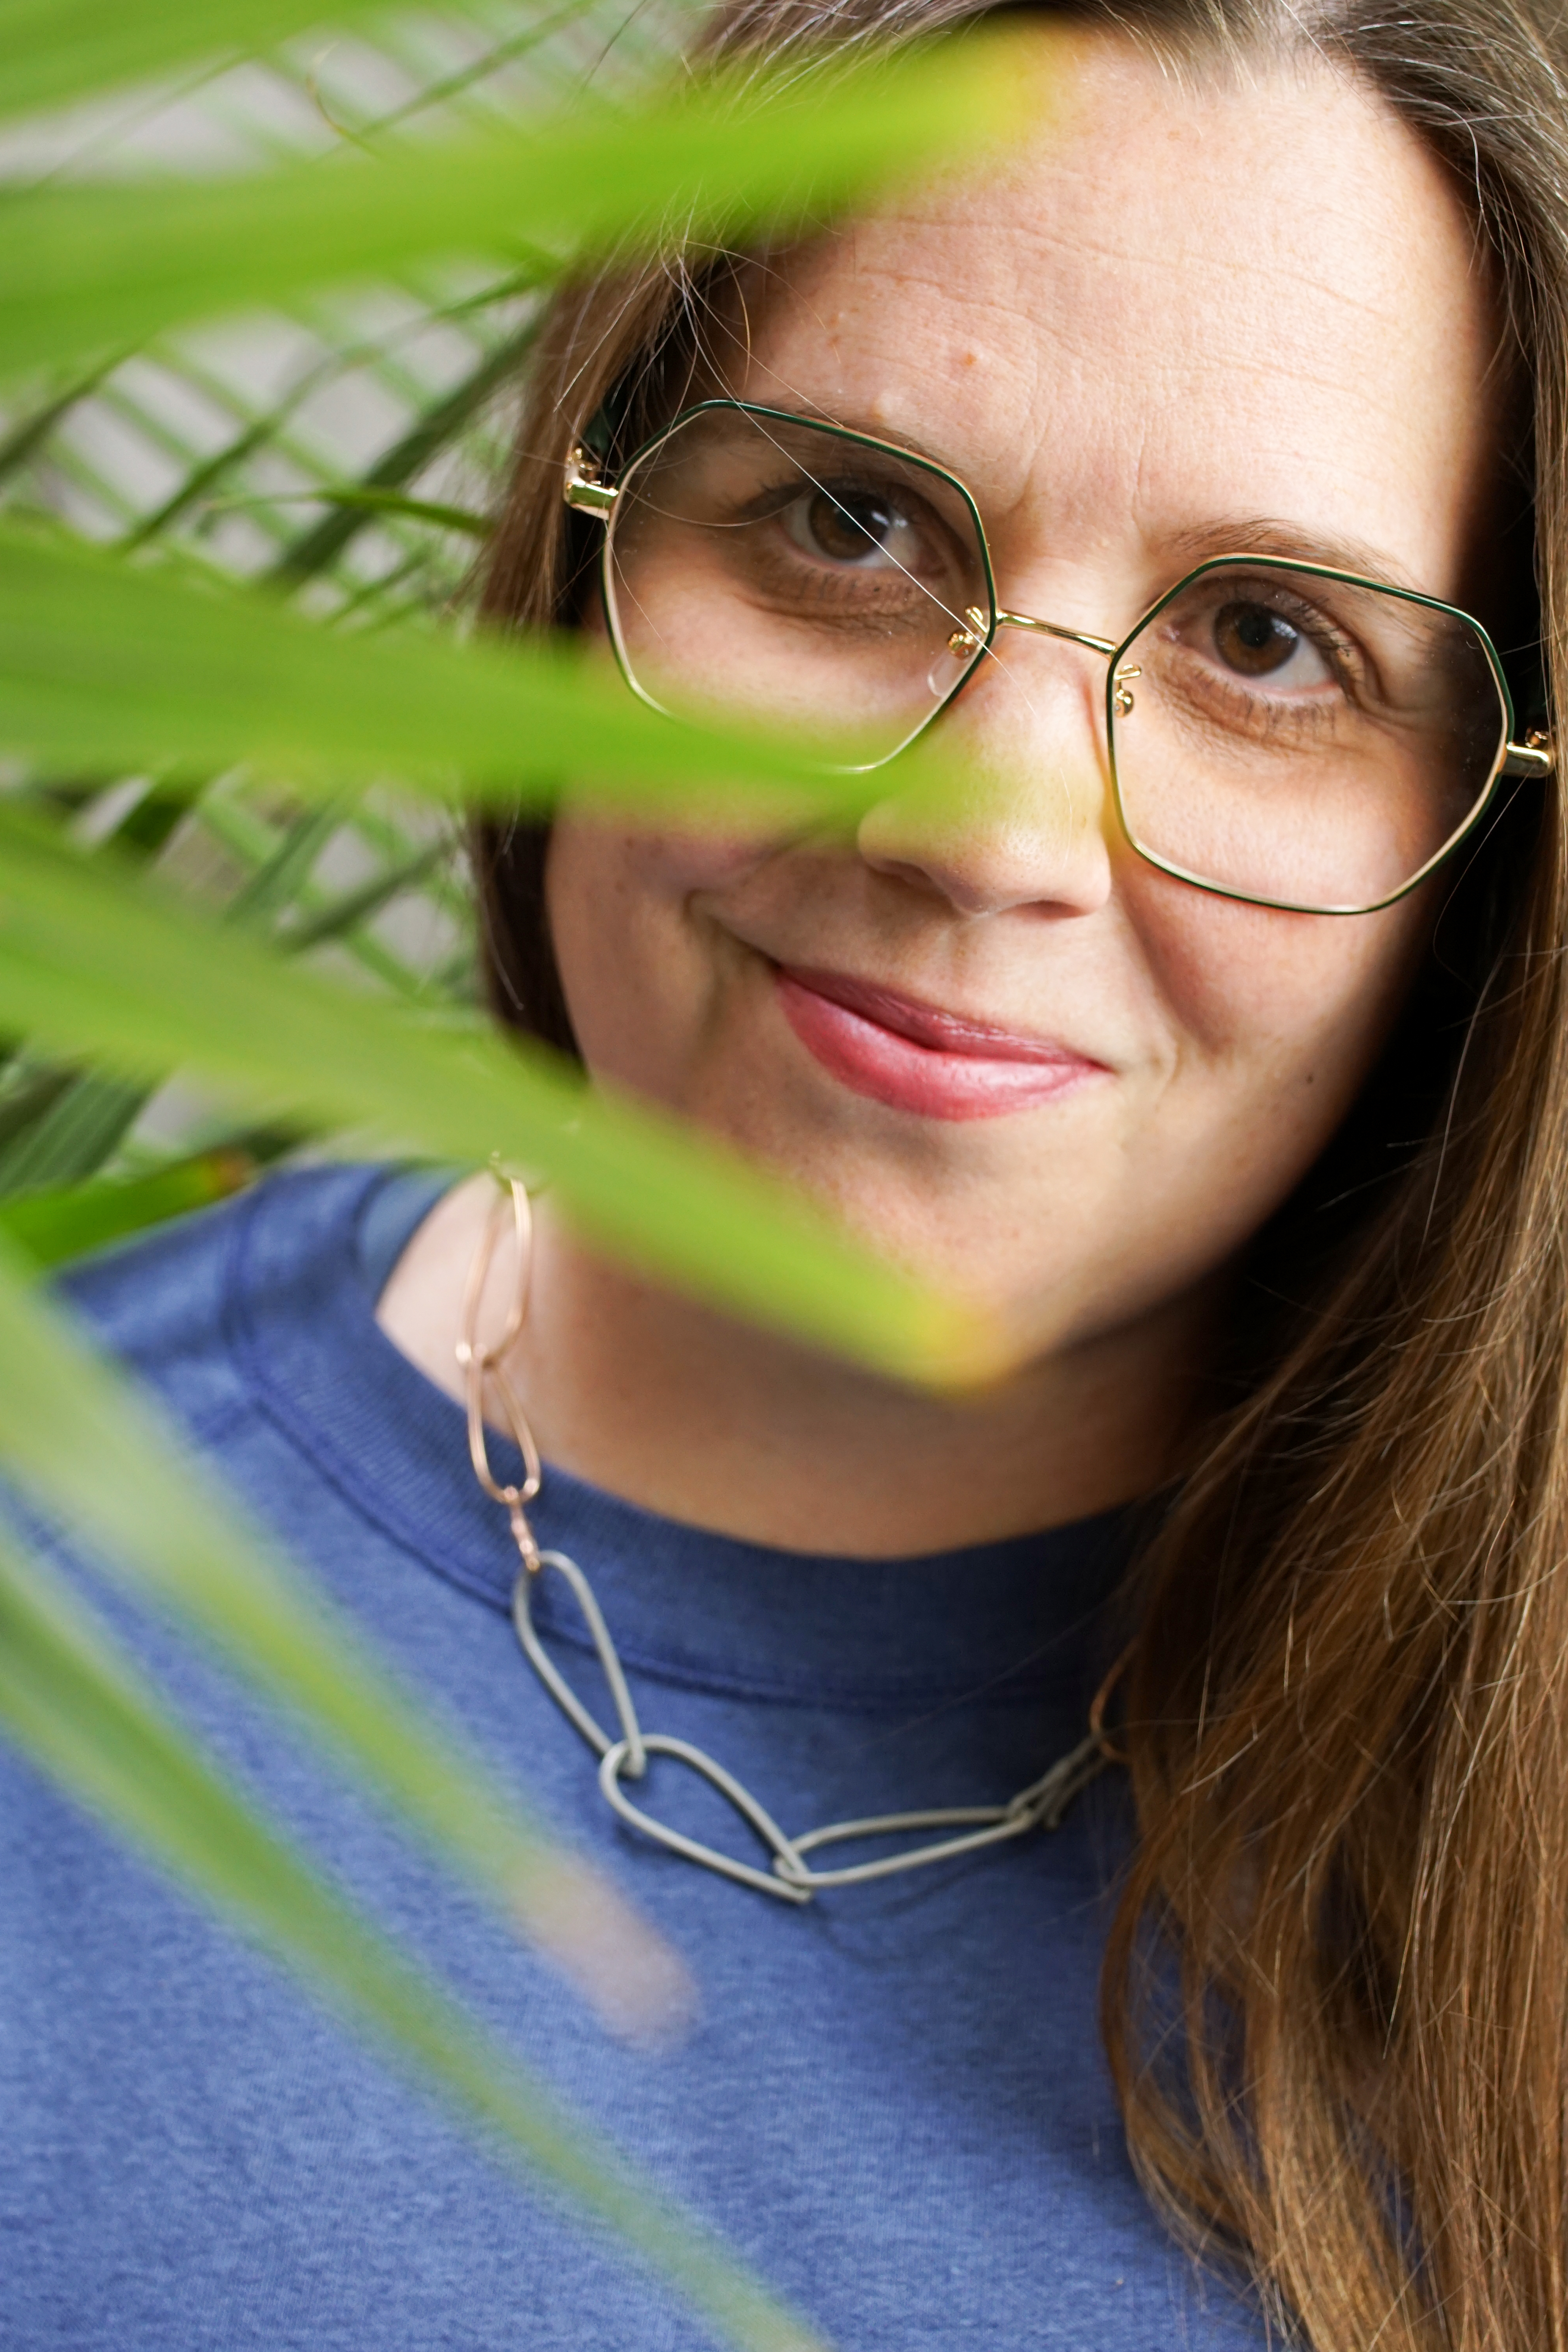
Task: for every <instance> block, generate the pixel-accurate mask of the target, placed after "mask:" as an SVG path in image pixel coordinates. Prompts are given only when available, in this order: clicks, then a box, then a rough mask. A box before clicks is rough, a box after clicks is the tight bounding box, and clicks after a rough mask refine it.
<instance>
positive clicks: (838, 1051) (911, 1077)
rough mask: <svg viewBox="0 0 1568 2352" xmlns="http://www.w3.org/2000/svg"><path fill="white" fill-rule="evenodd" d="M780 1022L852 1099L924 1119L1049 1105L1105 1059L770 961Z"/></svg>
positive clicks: (1100, 1069)
mask: <svg viewBox="0 0 1568 2352" xmlns="http://www.w3.org/2000/svg"><path fill="white" fill-rule="evenodd" d="M775 985H776V986H777V988H778V992H779V1005H780V1007H781V1008H782V1010H783V1013H784V1017H785V1019H786V1020H787V1021H788V1022H789V1026H790V1028H791V1029H793V1031H794V1032H795V1034H796V1036H797V1037H799V1039H800V1043H801V1045H804V1046H805V1047H806V1050H807V1051H808V1053H810V1054H813V1055H815V1056H816V1058H817V1060H818V1061H819V1062H821V1065H822V1067H823V1068H824V1069H825V1070H829V1071H831V1073H832V1075H833V1076H834V1077H835V1078H838V1079H839V1080H841V1083H842V1084H843V1085H844V1086H846V1087H852V1089H853V1091H854V1092H855V1093H856V1094H858V1095H868V1096H869V1097H871V1099H872V1101H873V1102H880V1103H885V1104H887V1105H888V1107H889V1108H891V1109H893V1110H907V1111H914V1112H915V1113H916V1114H917V1115H918V1116H919V1117H921V1118H950V1119H960V1118H1002V1117H1003V1116H1004V1115H1005V1114H1006V1113H1007V1112H1009V1111H1019V1110H1033V1109H1036V1108H1038V1107H1039V1106H1040V1104H1041V1103H1047V1102H1054V1101H1055V1100H1056V1098H1057V1097H1059V1096H1061V1095H1064V1094H1066V1093H1068V1092H1069V1091H1070V1089H1071V1088H1072V1087H1077V1086H1081V1085H1082V1082H1083V1081H1084V1079H1086V1078H1091V1077H1095V1076H1103V1075H1104V1073H1105V1065H1104V1064H1103V1062H1093V1061H1091V1060H1089V1059H1088V1057H1087V1056H1086V1055H1082V1054H1074V1053H1072V1052H1071V1050H1070V1049H1069V1048H1068V1047H1067V1046H1065V1045H1055V1044H1053V1043H1052V1042H1051V1040H1050V1039H1048V1038H1043V1037H1025V1036H1019V1035H1017V1034H1014V1033H1013V1032H1012V1031H1010V1030H1007V1029H998V1028H993V1027H992V1026H991V1025H990V1024H988V1023H986V1022H977V1021H967V1020H965V1019H963V1018H962V1016H961V1015H959V1014H957V1013H943V1012H940V1011H939V1010H938V1009H937V1008H936V1006H935V1005H932V1004H920V1003H916V1002H915V999H914V998H913V997H909V996H901V995H899V994H898V993H897V992H896V991H894V990H893V989H888V988H878V987H876V986H875V985H874V984H873V982H869V981H863V980H851V979H849V978H847V977H846V976H845V975H844V974H842V973H841V972H836V971H802V970H800V968H799V967H789V968H786V967H784V966H782V965H781V966H779V968H778V971H777V976H776V982H775Z"/></svg>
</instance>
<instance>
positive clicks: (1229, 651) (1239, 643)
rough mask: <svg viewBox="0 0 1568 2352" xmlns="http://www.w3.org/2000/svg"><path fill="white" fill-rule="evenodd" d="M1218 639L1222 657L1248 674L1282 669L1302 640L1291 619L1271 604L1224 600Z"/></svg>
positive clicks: (1216, 633) (1260, 674)
mask: <svg viewBox="0 0 1568 2352" xmlns="http://www.w3.org/2000/svg"><path fill="white" fill-rule="evenodd" d="M1214 642H1215V644H1216V646H1218V649H1219V654H1220V657H1221V659H1222V660H1223V661H1224V662H1226V663H1227V665H1228V667H1230V668H1231V669H1234V670H1239V671H1240V672H1241V675H1242V676H1243V677H1267V676H1268V675H1269V673H1270V670H1276V669H1282V668H1283V667H1284V666H1285V664H1286V663H1287V662H1288V661H1289V660H1290V658H1291V655H1292V654H1293V653H1294V652H1295V650H1296V647H1297V646H1298V645H1299V644H1300V643H1301V638H1300V636H1299V635H1298V633H1297V632H1296V631H1295V630H1294V629H1293V628H1291V624H1290V623H1289V621H1287V620H1284V619H1282V618H1281V615H1280V614H1278V613H1271V612H1270V609H1269V607H1268V605H1267V604H1240V603H1237V604H1222V605H1221V606H1220V608H1219V611H1218V613H1217V614H1215V619H1214Z"/></svg>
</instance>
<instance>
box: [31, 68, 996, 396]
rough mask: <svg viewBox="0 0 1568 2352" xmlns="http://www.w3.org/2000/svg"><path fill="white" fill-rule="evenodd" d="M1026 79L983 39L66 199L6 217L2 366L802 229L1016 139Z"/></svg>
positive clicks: (76, 192) (77, 190)
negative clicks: (497, 270) (329, 289)
mask: <svg viewBox="0 0 1568 2352" xmlns="http://www.w3.org/2000/svg"><path fill="white" fill-rule="evenodd" d="M1019 95H1020V78H1019V74H1018V72H1017V70H1016V64H1014V65H1011V66H1009V64H1008V62H1007V60H1006V58H1005V55H1004V54H1003V53H1000V52H998V47H997V45H995V44H994V43H976V42H966V43H960V44H956V45H950V46H948V47H946V48H944V49H943V50H942V51H941V52H940V53H939V54H937V55H935V56H932V55H925V56H917V57H915V58H905V59H903V60H901V61H899V62H896V63H886V62H878V63H876V64H875V65H873V66H868V67H862V68H859V69H858V70H857V71H854V72H849V71H846V70H842V69H841V70H839V71H836V72H835V73H834V74H833V75H832V76H831V78H829V77H827V76H825V75H823V74H821V73H818V74H810V73H808V74H800V75H797V76H796V77H795V78H793V79H789V80H788V81H787V82H784V83H783V84H781V85H780V87H779V89H776V90H774V91H773V92H772V93H771V95H769V96H768V97H766V98H765V97H763V96H760V95H758V90H757V89H756V88H752V89H747V90H745V91H744V92H737V89H736V88H734V87H732V86H729V85H727V84H725V85H712V84H709V85H707V86H706V87H701V88H699V89H697V90H696V91H695V93H688V92H683V93H681V94H680V95H678V96H677V97H675V98H674V99H673V100H668V101H666V102H665V103H664V105H663V106H662V107H653V106H649V107H646V108H643V109H642V110H639V111H638V112H637V113H635V114H627V113H624V112H622V111H618V110H612V109H609V108H605V107H601V106H594V107H591V108H590V107H588V106H586V105H584V106H583V107H581V108H580V110H577V111H576V112H574V113H573V114H572V115H571V116H570V118H568V119H567V120H564V121H559V120H558V121H551V122H549V123H543V124H538V125H535V126H530V127H528V128H527V129H522V130H517V131H511V130H507V131H476V132H473V133H471V134H470V135H469V136H467V137H466V138H465V139H462V140H444V141H441V142H435V141H429V142H419V143H417V144H413V143H411V144H408V145H399V146H396V147H395V148H394V147H392V146H390V145H389V146H388V147H387V148H385V149H383V150H382V151H380V152H378V153H377V154H375V155H374V156H367V155H364V154H360V153H353V154H334V155H331V156H329V157H327V158H326V159H324V160H323V161H321V162H319V163H305V164H299V165H293V166H290V167H287V168H286V169H284V170H281V171H278V172H275V173H268V174H267V175H266V176H262V177H254V178H251V177H247V178H240V179H232V180H216V181H204V182H202V183H201V184H199V185H198V184H192V183H190V182H185V183H183V184H153V185H141V184H137V185H131V186H117V187H98V186H90V185H83V186H75V185H57V186H51V187H49V188H47V189H43V190H39V191H37V192H36V193H33V192H29V193H26V194H19V195H13V196H11V197H9V198H7V199H5V202H4V205H0V220H3V221H4V226H5V234H4V236H3V238H0V372H5V371H10V372H13V373H14V372H16V371H17V370H20V369H25V368H30V367H36V366H39V365H43V364H50V365H55V366H58V365H59V364H60V363H61V362H64V361H66V360H68V358H70V357H71V356H72V355H81V356H83V357H86V356H89V355H90V354H92V353H94V352H99V351H100V350H101V349H103V348H105V347H106V346H110V345H113V346H118V345H120V344H123V343H127V342H135V341H145V340H146V339H147V338H148V337H150V336H152V335H154V334H157V333H159V332H160V331H162V330H163V329H165V328H168V327H172V326H175V325H177V324H179V323H180V322H182V321H183V320H191V319H194V318H198V317H202V316H206V315H211V314H213V313H214V312H220V311H221V312H228V311H233V310H236V309H239V308H241V307H242V306H245V305H247V304H258V303H268V302H277V301H279V300H282V299H285V298H287V297H288V296H290V295H293V294H295V293H297V292H298V291H299V290H300V289H302V288H304V287H308V286H326V285H329V284H334V283H337V284H342V283H346V282H355V281H361V280H364V279H367V278H383V277H386V276H388V275H395V274H396V273H397V272H398V271H400V270H402V269H405V268H408V267H409V266H410V265H411V264H413V263H414V262H416V261H419V260H422V259H430V258H442V257H460V256H465V255H468V256H472V255H476V254H483V255H492V256H495V255H500V254H505V253H507V251H508V250H517V249H520V248H523V247H527V248H528V250H534V249H536V248H537V247H538V244H539V243H540V241H541V240H553V241H554V242H556V243H558V244H559V247H561V250H562V254H563V257H564V255H565V254H566V253H568V252H573V253H577V252H581V251H585V250H596V251H603V250H604V249H605V248H607V247H611V246H613V245H615V244H617V243H619V241H620V240H622V238H624V237H626V236H629V235H635V236H638V237H639V238H640V239H641V240H642V241H643V242H644V243H648V242H652V243H655V244H656V243H657V242H658V241H659V238H660V236H661V234H662V233H664V231H665V230H666V228H667V226H668V225H669V224H671V223H674V222H677V221H678V222H679V224H680V226H681V229H682V233H683V234H687V235H689V234H691V233H692V231H693V230H694V229H697V230H700V231H701V232H702V233H704V234H706V235H710V236H721V235H723V234H726V233H731V232H734V231H736V230H737V229H738V228H739V227H741V226H743V225H744V224H745V223H747V222H748V221H755V220H757V219H758V217H760V216H762V215H766V216H767V217H768V219H769V220H770V221H773V222H779V221H781V220H789V219H794V220H800V219H802V218H804V217H807V216H808V215H816V214H818V213H820V212H821V211H824V210H826V209H831V208H832V207H834V206H836V205H841V204H842V203H843V202H845V201H846V200H847V199H848V198H849V197H851V196H852V195H853V194H856V193H859V192H863V191H864V190H865V189H867V188H868V187H870V186H871V185H872V184H874V183H876V182H878V181H880V180H883V179H885V178H886V176H887V175H888V174H889V173H892V172H894V171H900V170H902V171H908V170H909V169H911V168H912V167H913V166H915V164H916V163H920V162H922V161H927V162H928V161H929V160H930V159H931V158H932V157H933V156H934V155H935V154H937V153H940V154H941V155H942V156H943V158H944V160H950V158H951V157H952V155H953V154H954V152H956V151H961V150H962V149H963V148H965V147H967V146H968V147H972V146H974V145H976V144H977V143H978V142H981V141H983V140H994V139H995V138H996V137H997V135H998V131H1001V130H1003V129H1006V128H1008V127H1009V126H1010V127H1014V128H1017V127H1021V117H1020V113H1019Z"/></svg>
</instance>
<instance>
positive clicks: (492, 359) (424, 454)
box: [275, 319, 538, 585]
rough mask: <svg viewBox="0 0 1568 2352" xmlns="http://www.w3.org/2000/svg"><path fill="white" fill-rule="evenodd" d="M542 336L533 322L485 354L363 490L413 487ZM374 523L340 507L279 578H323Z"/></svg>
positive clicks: (281, 566)
mask: <svg viewBox="0 0 1568 2352" xmlns="http://www.w3.org/2000/svg"><path fill="white" fill-rule="evenodd" d="M537 335H538V321H537V320H534V319H529V320H528V321H527V322H526V323H525V324H524V325H523V326H522V327H520V328H517V329H516V330H514V331H513V332H512V333H511V334H509V335H507V337H505V338H504V340H503V341H500V342H499V343H497V346H496V348H495V350H494V351H491V352H486V356H485V357H484V359H483V360H481V361H480V362H479V364H478V366H477V367H476V368H474V369H472V370H471V371H470V372H469V373H468V375H467V376H465V379H464V380H463V382H462V383H458V384H456V385H455V386H454V387H453V389H452V390H451V391H450V392H447V393H444V394H442V396H441V398H440V399H439V400H437V401H434V402H433V403H432V404H431V405H430V406H429V407H428V408H426V409H425V410H424V412H423V415H419V416H416V417H415V418H414V421H413V424H412V425H410V426H409V427H408V429H407V431H406V432H403V433H401V434H400V435H399V436H398V437H397V439H396V440H395V441H394V442H393V443H392V446H391V448H390V449H383V450H382V454H381V456H380V457H378V458H377V459H376V461H375V463H374V465H372V466H371V467H370V468H369V469H368V471H367V472H366V474H365V476H364V478H363V479H362V481H361V485H360V487H361V489H366V490H401V489H402V488H403V486H404V485H405V484H406V483H409V482H412V481H413V480H414V479H415V478H416V477H417V476H418V475H420V474H421V473H423V470H424V468H425V467H426V466H428V465H429V463H430V461H431V459H432V458H433V457H436V456H438V455H439V453H440V452H441V451H442V450H444V449H445V448H447V447H448V446H450V445H451V444H452V442H453V441H454V440H455V438H456V436H458V434H460V433H461V432H462V431H463V429H464V427H465V425H468V424H469V423H470V422H471V420H472V419H473V418H474V417H475V416H476V415H477V414H478V412H479V410H480V409H481V408H483V406H484V404H485V403H486V401H487V400H489V399H490V398H491V397H492V396H493V395H494V394H496V393H497V391H498V390H499V388H500V387H501V385H502V384H504V383H507V381H508V379H509V378H511V377H512V376H514V375H515V374H516V373H517V370H518V368H519V367H520V366H521V364H522V362H524V360H525V359H526V358H527V357H528V352H530V351H531V349H532V348H533V344H534V341H535V339H536V337H537ZM372 520H374V517H373V514H372V513H371V511H370V510H368V509H362V508H361V509H355V508H353V507H348V506H339V507H338V508H336V509H334V510H333V512H332V513H330V514H327V515H323V516H322V517H321V520H320V521H319V522H317V523H313V524H312V525H311V526H310V527H309V529H308V530H304V531H302V532H301V533H300V534H299V537H298V539H297V540H295V541H293V542H292V543H291V544H290V545H289V546H288V547H287V548H286V549H285V550H284V551H283V553H282V555H281V556H280V557H279V558H278V561H277V567H276V573H275V576H276V577H277V579H278V580H280V581H283V582H286V583H289V584H290V585H292V584H293V583H297V582H298V581H302V580H308V579H311V578H313V577H314V576H315V575H316V574H317V573H318V572H324V571H325V570H326V568H327V566H328V565H329V563H331V562H334V561H335V560H336V559H337V557H339V556H340V554H341V553H342V551H343V550H344V548H345V547H347V546H348V545H349V544H350V541H352V540H353V539H354V538H355V536H356V535H357V533H359V532H360V531H361V530H363V529H364V527H365V525H366V524H367V523H369V522H371V521H372Z"/></svg>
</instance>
